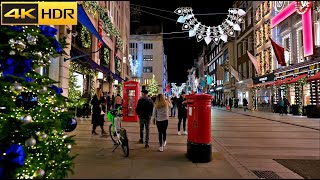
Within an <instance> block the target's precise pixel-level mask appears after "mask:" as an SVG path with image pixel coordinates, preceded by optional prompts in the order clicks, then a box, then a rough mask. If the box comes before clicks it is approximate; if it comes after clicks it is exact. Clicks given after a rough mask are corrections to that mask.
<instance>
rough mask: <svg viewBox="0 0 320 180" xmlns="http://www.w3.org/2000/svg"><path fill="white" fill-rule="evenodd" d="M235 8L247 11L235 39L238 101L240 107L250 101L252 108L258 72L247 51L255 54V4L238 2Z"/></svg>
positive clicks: (249, 106) (249, 105)
mask: <svg viewBox="0 0 320 180" xmlns="http://www.w3.org/2000/svg"><path fill="white" fill-rule="evenodd" d="M233 7H234V8H241V9H246V15H245V16H244V17H243V18H244V23H242V24H241V25H242V27H241V31H238V33H237V34H236V37H235V49H234V50H235V51H234V52H235V61H236V66H235V67H234V68H235V69H236V70H237V72H238V78H239V80H238V81H237V82H236V83H235V86H236V91H237V92H236V99H238V100H239V101H238V105H239V106H242V105H243V99H244V98H246V99H247V101H248V108H249V109H251V108H252V100H253V99H252V91H251V88H252V86H253V77H254V76H255V74H256V70H255V69H254V66H253V64H252V62H251V60H250V59H249V56H248V54H247V51H248V52H249V53H251V54H254V48H253V46H254V21H253V20H254V18H253V4H252V1H236V2H235V3H234V5H233Z"/></svg>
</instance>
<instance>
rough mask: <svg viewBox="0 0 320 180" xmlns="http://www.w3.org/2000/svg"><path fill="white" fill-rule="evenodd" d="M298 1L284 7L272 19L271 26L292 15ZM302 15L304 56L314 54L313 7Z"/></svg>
mask: <svg viewBox="0 0 320 180" xmlns="http://www.w3.org/2000/svg"><path fill="white" fill-rule="evenodd" d="M296 3H297V2H292V3H290V4H289V5H288V6H287V7H286V8H284V9H283V10H282V11H281V12H280V13H278V14H277V15H276V16H275V17H273V18H272V19H271V27H272V28H274V27H275V26H276V25H278V24H279V23H281V22H282V21H284V20H285V19H287V18H288V17H289V16H291V15H292V14H293V13H294V12H297V10H296ZM301 15H302V31H303V46H304V47H303V48H304V57H307V56H310V55H313V31H312V15H311V8H308V10H307V11H306V12H305V13H303V14H301Z"/></svg>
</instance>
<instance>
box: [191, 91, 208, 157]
mask: <svg viewBox="0 0 320 180" xmlns="http://www.w3.org/2000/svg"><path fill="white" fill-rule="evenodd" d="M211 98H212V96H211V95H209V94H194V95H192V96H187V100H188V102H190V105H189V106H188V141H187V157H188V158H189V159H190V160H191V161H192V162H200V163H202V162H203V163H204V162H210V161H211V160H212V144H211ZM188 104H189V103H188ZM189 117H190V118H189ZM189 134H191V136H189Z"/></svg>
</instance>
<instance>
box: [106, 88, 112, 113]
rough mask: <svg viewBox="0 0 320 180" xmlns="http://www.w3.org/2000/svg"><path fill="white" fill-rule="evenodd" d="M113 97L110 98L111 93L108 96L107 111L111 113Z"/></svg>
mask: <svg viewBox="0 0 320 180" xmlns="http://www.w3.org/2000/svg"><path fill="white" fill-rule="evenodd" d="M111 106H112V105H111V96H110V92H108V94H107V110H108V111H110V109H111Z"/></svg>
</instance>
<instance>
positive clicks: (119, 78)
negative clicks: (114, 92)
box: [111, 72, 124, 83]
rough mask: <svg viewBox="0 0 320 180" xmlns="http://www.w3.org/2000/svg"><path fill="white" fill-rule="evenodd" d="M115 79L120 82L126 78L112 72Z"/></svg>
mask: <svg viewBox="0 0 320 180" xmlns="http://www.w3.org/2000/svg"><path fill="white" fill-rule="evenodd" d="M111 74H112V77H113V79H116V80H118V81H119V83H121V82H122V81H124V79H122V78H121V77H120V76H119V75H118V74H115V73H113V72H111Z"/></svg>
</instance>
